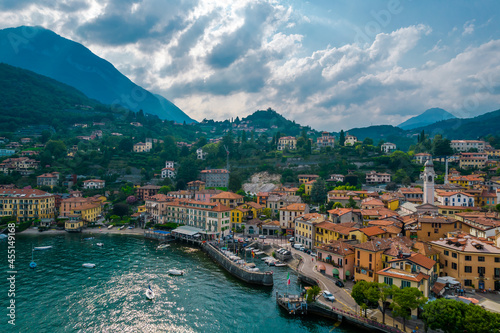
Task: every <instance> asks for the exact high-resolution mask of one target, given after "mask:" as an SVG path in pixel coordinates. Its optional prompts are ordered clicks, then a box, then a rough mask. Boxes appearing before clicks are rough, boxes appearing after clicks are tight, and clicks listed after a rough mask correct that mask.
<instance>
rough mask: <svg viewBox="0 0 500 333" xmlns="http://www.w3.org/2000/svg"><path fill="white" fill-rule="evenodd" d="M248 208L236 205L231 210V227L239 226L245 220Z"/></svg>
mask: <svg viewBox="0 0 500 333" xmlns="http://www.w3.org/2000/svg"><path fill="white" fill-rule="evenodd" d="M249 212H250V210H249V209H246V208H244V207H242V206H238V207H236V208H235V209H233V210H231V227H232V228H238V229H239V228H241V224H242V223H245V222H246V221H247V216H248V213H249Z"/></svg>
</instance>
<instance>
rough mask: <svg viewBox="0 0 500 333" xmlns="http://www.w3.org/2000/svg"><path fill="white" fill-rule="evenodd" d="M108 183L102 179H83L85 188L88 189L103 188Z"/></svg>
mask: <svg viewBox="0 0 500 333" xmlns="http://www.w3.org/2000/svg"><path fill="white" fill-rule="evenodd" d="M105 185H106V182H105V181H104V180H101V179H89V180H84V181H83V188H84V189H86V190H91V189H92V190H94V189H102V188H104V186H105Z"/></svg>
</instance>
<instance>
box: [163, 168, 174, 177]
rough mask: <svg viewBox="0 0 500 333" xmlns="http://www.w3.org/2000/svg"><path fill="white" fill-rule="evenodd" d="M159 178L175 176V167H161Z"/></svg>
mask: <svg viewBox="0 0 500 333" xmlns="http://www.w3.org/2000/svg"><path fill="white" fill-rule="evenodd" d="M161 178H170V179H173V178H175V169H174V168H163V169H161Z"/></svg>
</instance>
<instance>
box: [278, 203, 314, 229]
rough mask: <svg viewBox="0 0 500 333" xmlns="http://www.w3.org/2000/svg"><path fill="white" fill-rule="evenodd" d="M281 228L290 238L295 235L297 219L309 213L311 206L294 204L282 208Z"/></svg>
mask: <svg viewBox="0 0 500 333" xmlns="http://www.w3.org/2000/svg"><path fill="white" fill-rule="evenodd" d="M279 211H280V227H281V231H282V232H285V233H286V234H287V235H288V236H293V235H294V233H295V219H296V218H297V217H299V216H302V215H304V214H308V213H309V205H308V204H305V203H294V204H291V205H288V206H286V207H283V208H280V209H279Z"/></svg>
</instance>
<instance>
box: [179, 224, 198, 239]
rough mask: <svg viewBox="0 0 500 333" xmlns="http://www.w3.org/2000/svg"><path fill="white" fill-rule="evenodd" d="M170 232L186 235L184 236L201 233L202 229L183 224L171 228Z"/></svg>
mask: <svg viewBox="0 0 500 333" xmlns="http://www.w3.org/2000/svg"><path fill="white" fill-rule="evenodd" d="M172 232H175V233H178V234H181V235H186V236H194V235H196V234H199V233H201V232H202V230H201V229H198V228H194V227H189V226H186V225H183V226H181V227H178V228H176V229H174V230H172Z"/></svg>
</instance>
